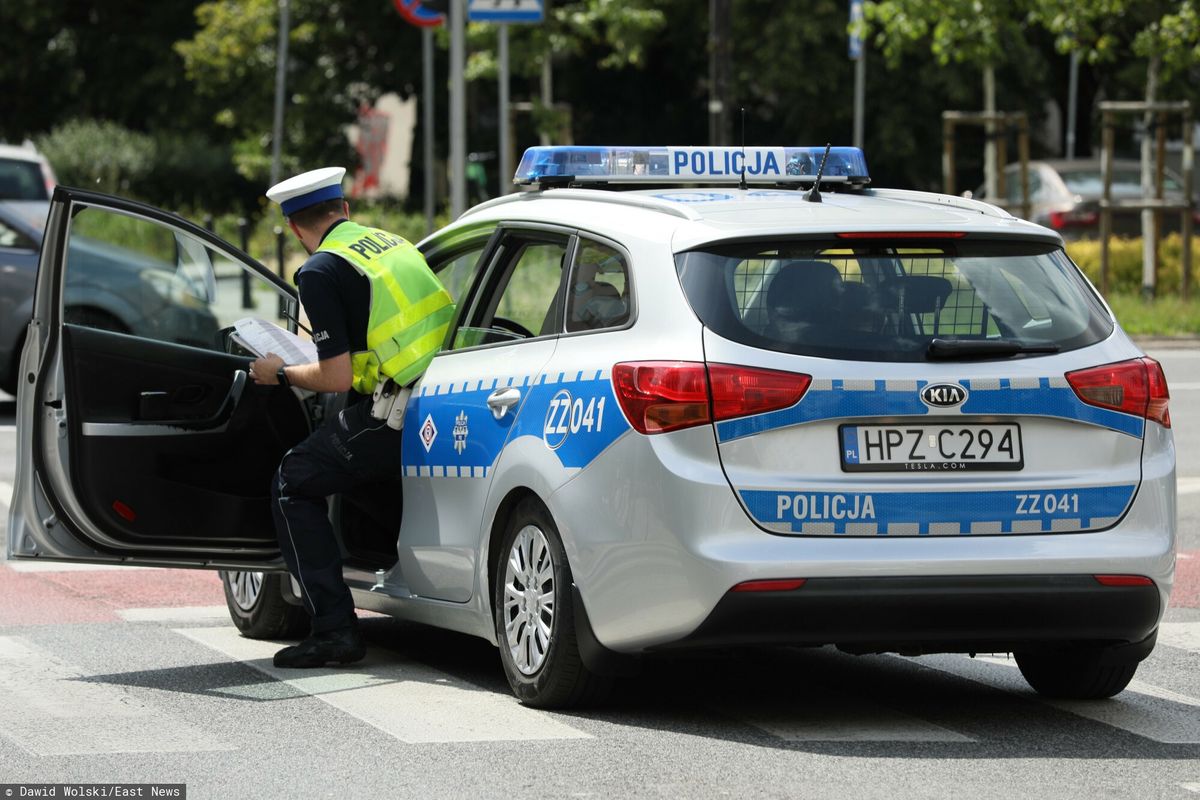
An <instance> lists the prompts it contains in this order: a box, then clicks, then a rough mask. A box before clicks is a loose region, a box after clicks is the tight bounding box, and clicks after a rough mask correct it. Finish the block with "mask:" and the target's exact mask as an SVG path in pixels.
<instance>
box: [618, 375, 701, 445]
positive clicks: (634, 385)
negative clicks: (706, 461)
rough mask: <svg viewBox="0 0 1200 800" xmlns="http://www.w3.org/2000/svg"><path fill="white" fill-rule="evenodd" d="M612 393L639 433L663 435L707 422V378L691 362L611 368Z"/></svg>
mask: <svg viewBox="0 0 1200 800" xmlns="http://www.w3.org/2000/svg"><path fill="white" fill-rule="evenodd" d="M613 389H614V390H615V391H616V395H617V402H619V403H620V404H621V410H622V411H624V412H625V416H626V417H628V418H629V424H630V425H632V426H633V427H634V429H635V430H637V431H638V432H639V433H646V434H650V433H666V432H667V431H674V430H679V429H680V428H690V427H692V426H693V425H702V424H704V423H706V422H709V421H710V416H709V413H708V377H707V375H706V374H705V372H704V365H703V364H698V363H696V362H694V361H634V362H628V363H623V364H617V365H615V366H614V367H613Z"/></svg>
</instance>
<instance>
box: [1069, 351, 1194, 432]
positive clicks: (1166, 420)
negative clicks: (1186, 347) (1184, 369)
mask: <svg viewBox="0 0 1200 800" xmlns="http://www.w3.org/2000/svg"><path fill="white" fill-rule="evenodd" d="M1067 383H1069V384H1071V388H1072V389H1074V390H1075V394H1076V395H1078V396H1079V399H1080V400H1082V401H1083V402H1085V403H1087V404H1088V405H1091V406H1098V407H1099V408H1111V409H1112V410H1114V411H1122V412H1124V413H1126V414H1136V415H1138V416H1139V417H1144V418H1146V419H1148V420H1153V421H1154V422H1157V423H1158V424H1159V425H1162V426H1163V427H1164V428H1169V427H1171V415H1170V413H1169V410H1168V408H1167V406H1168V403H1169V401H1170V398H1171V396H1170V394H1169V393H1168V391H1167V379H1166V376H1165V375H1163V371H1162V367H1161V366H1160V365H1159V363H1158V362H1157V361H1155V360H1154V359H1153V358H1134V359H1131V360H1129V361H1120V362H1117V363H1116V364H1105V365H1103V366H1099V367H1091V368H1089V369H1081V370H1077V371H1076V372H1068V373H1067Z"/></svg>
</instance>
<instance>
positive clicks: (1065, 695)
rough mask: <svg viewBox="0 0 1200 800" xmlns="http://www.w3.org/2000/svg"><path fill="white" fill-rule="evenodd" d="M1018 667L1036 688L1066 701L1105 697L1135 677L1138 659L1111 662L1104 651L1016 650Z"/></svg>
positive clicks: (1045, 694) (1042, 693)
mask: <svg viewBox="0 0 1200 800" xmlns="http://www.w3.org/2000/svg"><path fill="white" fill-rule="evenodd" d="M1014 656H1015V658H1016V660H1017V666H1018V667H1019V668H1020V669H1021V674H1022V675H1023V676H1025V680H1026V681H1027V682H1028V683H1029V685H1030V686H1032V687H1033V689H1034V691H1036V692H1037V693H1038V694H1040V695H1043V696H1044V697H1056V698H1061V699H1066V700H1102V699H1104V698H1106V697H1112V696H1113V695H1115V694H1118V693H1119V692H1121V691H1122V690H1124V689H1125V687H1126V686H1128V685H1129V682H1130V681H1131V680H1133V674H1134V673H1135V672H1137V667H1138V665H1137V662H1134V663H1130V664H1108V663H1105V660H1104V657H1103V656H1104V650H1102V649H1095V650H1082V651H1078V652H1073V651H1060V652H1045V653H1040V652H1039V653H1015V654H1014Z"/></svg>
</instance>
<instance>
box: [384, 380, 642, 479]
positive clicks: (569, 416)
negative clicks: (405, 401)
mask: <svg viewBox="0 0 1200 800" xmlns="http://www.w3.org/2000/svg"><path fill="white" fill-rule="evenodd" d="M506 386H514V387H516V388H518V389H521V390H522V398H521V401H520V403H519V406H518V407H517V408H514V409H513V410H512V411H510V412H509V413H508V414H506V415H505V416H504V418H502V419H501V420H496V419H494V418H493V417H492V414H491V410H490V409H489V408H488V406H487V397H488V395H490V394H491V393H492V392H494V391H495V390H497V389H501V388H504V387H506ZM427 420H428V421H429V423H430V424H432V426H433V430H434V431H435V434H434V436H433V437H432V444H431V445H430V446H429V448H428V450H426V447H425V444H424V441H423V439H422V436H421V432H422V428H423V427H424V426H425V425H426V424H427ZM404 428H405V434H404V440H403V445H402V447H403V463H404V474H405V476H407V477H426V478H487V477H490V475H491V473H492V469H493V467H494V466H495V464H496V461H497V459H498V458H499V456H500V453H501V451H502V450H503V449H504V447H505V445H506V444H507V443H508V442H510V441H513V440H515V439H517V438H519V437H522V436H534V437H537V438H539V439H544V440H546V441H547V446H549V447H550V449H551V450H552V451H553V452H554V453H555V454H556V455H557V457H558V459H559V460H560V461H561V463H562V465H563V467H564V468H566V469H570V470H577V469H582V468H583V467H585V466H587V464H589V463H591V461H592V460H593V459H595V457H596V456H597V455H599V453H600V452H602V451H603V450H604V449H606V448H607V447H608V446H609V445H610V444H611V443H612V442H613V441H614V440H615V439H616V438H617V437H618V436H620V435H621V434H622V433H624V432H626V431H628V430H629V429H630V428H629V424H628V422H627V421H626V420H625V417H624V415H623V414H622V413H621V408H620V406H619V404H618V403H617V400H616V397H615V396H614V395H613V393H612V381H611V374H610V372H609V371H608V370H587V371H584V370H576V371H573V372H565V371H563V372H557V373H553V374H547V373H543V374H540V375H520V376H508V377H500V378H489V379H484V380H469V381H464V382H455V383H448V384H428V385H422V386H421V387H420V391H419V393H418V394H416V395H414V396H413V398H412V399H411V400H410V401H409V406H408V409H407V410H406V411H405V415H404ZM548 428H549V429H551V430H554V431H558V432H556V433H546V431H547V429H548ZM563 429H565V430H563Z"/></svg>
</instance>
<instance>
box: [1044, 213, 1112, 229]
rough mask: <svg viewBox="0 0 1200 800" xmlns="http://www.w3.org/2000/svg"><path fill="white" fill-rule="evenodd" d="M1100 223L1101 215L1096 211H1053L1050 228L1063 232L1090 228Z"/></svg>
mask: <svg viewBox="0 0 1200 800" xmlns="http://www.w3.org/2000/svg"><path fill="white" fill-rule="evenodd" d="M1099 221H1100V215H1099V214H1097V213H1096V212H1095V211H1051V212H1050V227H1051V228H1054V229H1055V230H1058V231H1061V230H1062V229H1063V228H1090V227H1092V226H1093V225H1095V224H1096V223H1097V222H1099Z"/></svg>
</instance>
